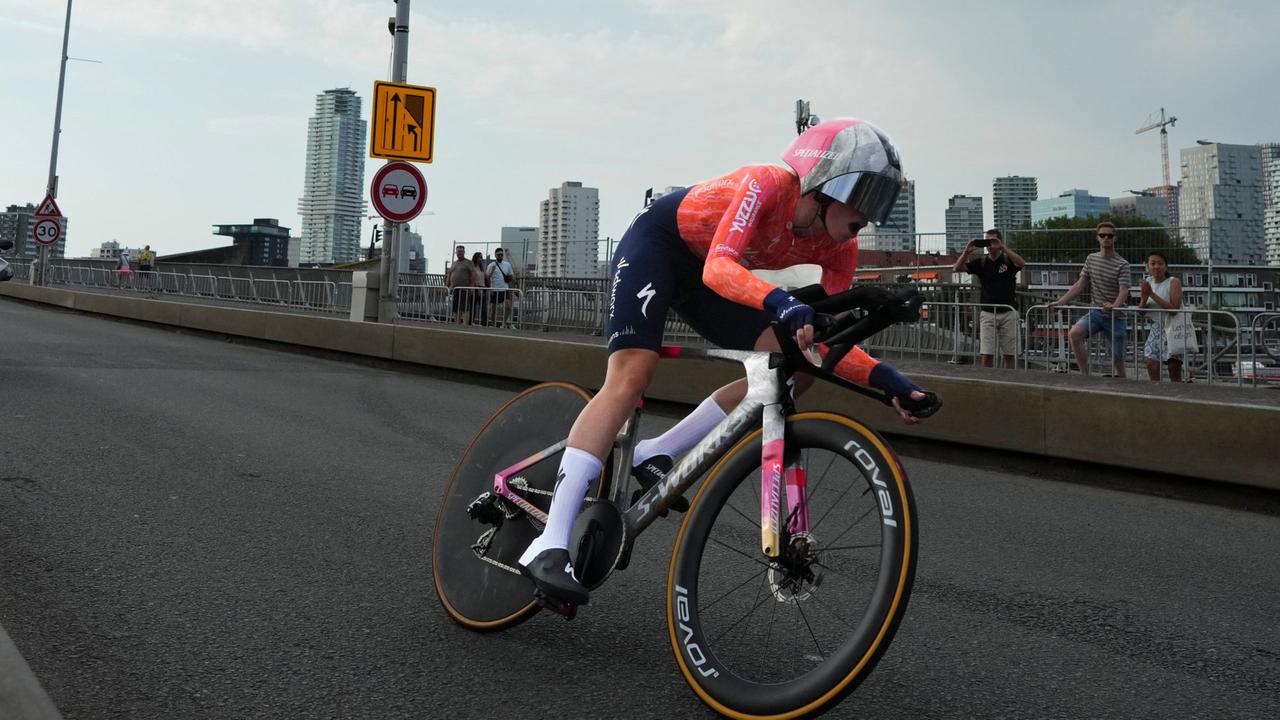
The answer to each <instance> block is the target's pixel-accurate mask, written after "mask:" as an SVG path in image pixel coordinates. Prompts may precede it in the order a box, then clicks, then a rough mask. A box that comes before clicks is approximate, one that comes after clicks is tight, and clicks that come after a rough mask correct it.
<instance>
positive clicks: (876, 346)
mask: <svg viewBox="0 0 1280 720" xmlns="http://www.w3.org/2000/svg"><path fill="white" fill-rule="evenodd" d="M992 308H1002V309H1004V310H1005V312H1011V313H1013V317H1014V318H1018V310H1017V308H1014V307H1013V306H1011V305H993V304H991V303H972V302H954V301H945V300H928V301H926V302H925V303H924V305H922V306H921V308H920V320H919V321H918V322H916V323H913V324H911V325H895V326H893V327H891V328H889V329H887V330H884V331H882V332H880V333H877V334H876V335H875V336H874V337H872V338H870V339H869V340H868V341H867V342H865V343H864V344H863V347H865V348H866V349H867V350H868V351H870V352H872V353H873V354H874V355H876V356H877V357H883V358H885V359H890V358H911V357H914V358H915V359H916V360H942V361H946V362H951V363H960V362H962V359H963V358H968V359H969V362H971V363H973V364H974V365H977V364H978V363H979V358H980V355H981V349H982V348H981V335H982V330H981V328H982V313H983V312H984V311H986V312H991V313H992V314H993V315H994V314H995V313H994V311H993V310H992ZM1014 337H1015V340H1014V346H1013V347H1010V348H1006V347H1003V346H1001V345H1000V339H999V333H998V332H997V333H996V347H995V352H994V353H993V363H994V364H995V365H999V364H1000V358H1001V357H1003V356H1005V355H1012V356H1014V357H1015V358H1016V357H1017V356H1018V355H1019V348H1018V338H1020V337H1021V333H1020V332H1017V333H1015V334H1014ZM1015 362H1016V360H1015Z"/></svg>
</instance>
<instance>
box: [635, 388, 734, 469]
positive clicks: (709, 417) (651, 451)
mask: <svg viewBox="0 0 1280 720" xmlns="http://www.w3.org/2000/svg"><path fill="white" fill-rule="evenodd" d="M724 418H725V411H724V410H721V409H720V406H719V405H717V404H716V401H715V399H714V398H711V397H708V398H707V399H706V400H703V401H702V404H701V405H699V406H698V407H697V408H695V409H694V411H693V412H691V413H689V414H688V415H686V416H685V418H684V419H683V420H681V421H680V422H678V423H676V426H675V427H673V428H671V429H670V430H668V431H666V432H664V433H662V434H661V435H659V436H658V437H656V438H653V439H652V440H641V441H640V442H638V443H636V454H635V457H633V458H632V459H631V464H632V466H633V467H639V465H640V463H642V462H644V461H645V460H648V459H649V458H651V457H653V456H654V455H670V456H671V457H673V458H676V457H680V456H681V455H683V454H685V453H686V452H688V450H689V448H691V447H693V446H694V445H697V444H698V441H699V440H701V439H702V438H704V437H706V436H707V433H709V432H711V430H712V429H713V428H715V426H716V425H719V424H720V421H721V420H724Z"/></svg>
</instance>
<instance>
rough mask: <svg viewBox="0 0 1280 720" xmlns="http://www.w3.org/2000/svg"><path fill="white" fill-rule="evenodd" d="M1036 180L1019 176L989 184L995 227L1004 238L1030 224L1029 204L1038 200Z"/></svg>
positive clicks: (1003, 178) (1008, 176)
mask: <svg viewBox="0 0 1280 720" xmlns="http://www.w3.org/2000/svg"><path fill="white" fill-rule="evenodd" d="M1039 196H1040V195H1039V190H1038V188H1037V186H1036V179H1035V178H1033V177H1023V176H1021V175H1007V176H1005V177H998V178H996V179H995V180H994V181H992V183H991V197H992V202H993V207H992V213H993V214H994V215H995V218H994V220H995V227H996V229H998V230H1000V232H1002V233H1004V234H1005V235H1006V236H1007V235H1008V234H1009V233H1010V232H1012V231H1014V230H1018V229H1019V228H1022V227H1023V226H1025V225H1026V224H1027V223H1030V222H1031V203H1033V202H1035V201H1036V198H1038V197H1039Z"/></svg>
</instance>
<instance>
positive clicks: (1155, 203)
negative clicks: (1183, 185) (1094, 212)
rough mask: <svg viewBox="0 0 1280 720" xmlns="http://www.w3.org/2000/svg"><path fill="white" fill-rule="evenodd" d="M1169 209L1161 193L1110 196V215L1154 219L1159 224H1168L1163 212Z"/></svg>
mask: <svg viewBox="0 0 1280 720" xmlns="http://www.w3.org/2000/svg"><path fill="white" fill-rule="evenodd" d="M1168 211H1169V201H1168V200H1166V199H1165V198H1164V196H1163V195H1146V194H1144V195H1127V196H1124V197H1113V198H1111V217H1116V218H1122V217H1141V218H1146V219H1148V220H1154V221H1156V222H1158V223H1160V224H1161V225H1168V224H1169V219H1168V217H1166V216H1165V213H1167V212H1168Z"/></svg>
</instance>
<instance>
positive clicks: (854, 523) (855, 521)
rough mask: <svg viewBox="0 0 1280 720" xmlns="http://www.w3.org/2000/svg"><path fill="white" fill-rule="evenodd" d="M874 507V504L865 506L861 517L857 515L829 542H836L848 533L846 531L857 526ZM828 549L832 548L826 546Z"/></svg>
mask: <svg viewBox="0 0 1280 720" xmlns="http://www.w3.org/2000/svg"><path fill="white" fill-rule="evenodd" d="M875 509H876V506H875V505H872V506H871V507H869V508H867V510H866V512H864V513H862V516H861V517H859V518H858V519H857V520H854V521H853V524H852V525H850V526H849V527H847V528H845V529H844V532H842V533H840V534H839V535H837V536H835V539H833V540H832V541H831V542H833V543H835V542H838V541H839V540H840V538H842V537H844V536H845V535H846V534H848V532H849V531H850V530H852V529H854V528H855V527H857V526H858V523H860V522H862V521H863V520H865V519H866V517H867V515H870V514H871V511H872V510H875ZM828 549H829V550H830V549H832V548H828Z"/></svg>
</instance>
